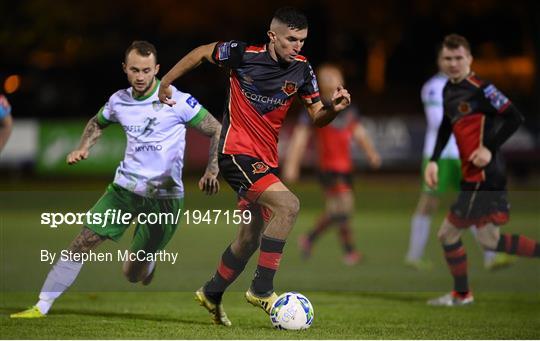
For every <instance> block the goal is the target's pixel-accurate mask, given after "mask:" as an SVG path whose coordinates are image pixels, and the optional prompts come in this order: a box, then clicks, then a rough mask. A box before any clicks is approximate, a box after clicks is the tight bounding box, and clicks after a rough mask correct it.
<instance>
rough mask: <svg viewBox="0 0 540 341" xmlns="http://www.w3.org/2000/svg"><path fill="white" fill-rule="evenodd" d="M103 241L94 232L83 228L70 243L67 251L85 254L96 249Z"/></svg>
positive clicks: (102, 238)
mask: <svg viewBox="0 0 540 341" xmlns="http://www.w3.org/2000/svg"><path fill="white" fill-rule="evenodd" d="M104 240H105V237H102V236H100V235H98V234H96V233H95V232H94V231H92V230H90V229H88V228H86V227H84V228H83V229H82V231H81V233H79V235H78V236H77V237H75V239H74V240H73V241H72V242H71V245H70V246H69V250H70V251H72V252H73V253H85V252H88V251H90V250H92V249H94V248H96V247H97V246H98V245H99V244H101V242H103V241H104Z"/></svg>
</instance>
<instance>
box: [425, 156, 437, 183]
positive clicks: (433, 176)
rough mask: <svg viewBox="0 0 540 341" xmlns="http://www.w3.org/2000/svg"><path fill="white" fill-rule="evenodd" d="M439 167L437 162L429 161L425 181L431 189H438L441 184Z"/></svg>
mask: <svg viewBox="0 0 540 341" xmlns="http://www.w3.org/2000/svg"><path fill="white" fill-rule="evenodd" d="M438 173H439V166H438V165H437V162H435V161H429V162H428V164H427V166H426V170H425V171H424V181H425V182H426V185H428V187H429V188H431V189H435V188H437V184H438V183H439V174H438Z"/></svg>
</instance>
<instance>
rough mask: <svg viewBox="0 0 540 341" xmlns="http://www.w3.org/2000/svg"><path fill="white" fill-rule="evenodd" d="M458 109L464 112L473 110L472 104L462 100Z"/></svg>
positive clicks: (467, 112)
mask: <svg viewBox="0 0 540 341" xmlns="http://www.w3.org/2000/svg"><path fill="white" fill-rule="evenodd" d="M457 109H458V111H459V112H460V113H462V114H469V113H470V112H471V111H472V108H471V105H470V104H469V103H468V102H460V103H459V104H458V108H457Z"/></svg>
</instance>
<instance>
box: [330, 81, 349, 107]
mask: <svg viewBox="0 0 540 341" xmlns="http://www.w3.org/2000/svg"><path fill="white" fill-rule="evenodd" d="M350 104H351V95H350V94H349V92H348V91H347V89H345V88H344V87H343V86H341V85H339V86H338V88H337V89H336V91H334V93H333V94H332V107H333V109H334V111H341V110H344V109H345V108H347V107H348V106H349V105H350Z"/></svg>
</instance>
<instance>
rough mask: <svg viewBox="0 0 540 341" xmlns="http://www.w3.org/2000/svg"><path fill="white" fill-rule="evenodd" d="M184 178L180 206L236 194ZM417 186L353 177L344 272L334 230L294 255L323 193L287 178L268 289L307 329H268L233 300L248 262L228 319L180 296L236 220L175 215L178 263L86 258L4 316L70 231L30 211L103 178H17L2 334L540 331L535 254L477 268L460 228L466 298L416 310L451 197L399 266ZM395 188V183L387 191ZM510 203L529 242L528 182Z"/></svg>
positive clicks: (218, 201) (6, 230)
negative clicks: (308, 323) (142, 280)
mask: <svg viewBox="0 0 540 341" xmlns="http://www.w3.org/2000/svg"><path fill="white" fill-rule="evenodd" d="M375 180H376V179H375ZM186 182H187V183H188V189H187V192H188V195H187V197H186V208H187V209H201V210H205V209H207V208H208V209H229V210H231V209H234V208H235V207H234V205H233V201H234V195H233V194H232V193H231V192H230V191H229V190H228V188H225V187H226V186H225V184H223V185H224V186H223V187H224V191H223V193H221V194H220V195H219V196H218V197H215V198H208V197H205V196H203V195H200V194H198V192H196V190H195V188H194V186H193V185H192V183H194V181H193V180H191V181H190V180H188V181H186ZM416 185H417V183H416V182H415V180H414V179H398V180H397V181H396V182H391V181H390V182H388V181H387V180H385V181H384V183H383V181H373V180H372V179H369V180H367V179H365V178H364V179H362V180H361V181H360V182H359V183H357V184H356V189H357V202H356V207H357V210H356V215H355V224H354V226H355V238H356V240H357V241H358V246H359V248H360V249H361V250H362V251H363V252H364V253H365V254H366V257H365V260H364V262H363V263H362V264H360V265H358V266H356V267H348V266H346V265H344V264H342V262H341V256H342V254H341V250H340V249H339V247H338V243H337V241H336V233H335V231H329V233H328V235H326V236H324V237H323V238H322V239H321V240H320V243H317V244H316V247H315V249H314V255H313V257H312V258H311V259H310V260H309V261H307V262H304V261H302V260H301V259H300V256H299V253H298V250H297V248H296V238H297V236H298V235H299V234H300V233H302V232H304V231H306V230H307V229H309V228H310V227H311V226H312V224H313V222H314V221H315V219H316V217H317V215H318V214H319V212H320V207H322V198H321V196H320V191H319V188H318V186H317V185H316V183H315V182H313V181H306V182H304V183H302V184H299V185H298V186H295V187H294V191H295V193H297V194H298V195H299V197H300V199H301V202H302V209H301V214H300V216H299V218H298V221H297V224H296V226H295V229H294V231H293V233H292V235H291V237H290V239H289V242H288V243H287V245H286V249H285V255H284V258H283V261H282V265H281V268H280V271H279V272H278V275H277V277H276V289H277V290H278V291H279V292H282V291H300V292H302V293H303V294H305V295H307V296H308V298H309V299H310V300H311V301H312V303H313V305H314V308H315V320H314V324H313V326H312V328H310V329H309V330H307V331H303V332H283V331H278V330H274V329H273V328H272V327H271V323H270V321H269V319H268V317H267V316H266V315H264V314H263V313H262V311H259V310H257V309H255V308H254V307H252V306H251V305H248V304H247V303H246V302H245V301H244V299H243V297H242V291H243V290H245V289H246V288H247V287H248V285H249V282H250V280H251V277H252V274H253V270H254V268H255V266H256V257H254V258H253V259H252V260H251V262H250V263H249V265H248V267H247V269H246V271H245V272H244V273H243V274H242V275H241V276H240V278H239V279H238V281H237V282H236V283H235V284H233V286H232V287H231V292H229V293H227V294H226V295H225V299H224V304H225V307H226V309H227V312H228V314H229V317H230V318H231V320H232V321H233V327H232V328H230V329H227V328H223V327H216V326H213V325H211V324H210V319H209V316H208V314H207V313H206V311H205V310H204V309H202V308H201V307H199V306H198V305H197V304H196V303H195V301H194V300H193V293H192V292H193V291H194V290H196V289H197V288H198V287H199V286H200V285H201V284H202V283H204V281H205V280H207V279H208V278H209V277H210V276H211V274H212V273H213V272H214V270H215V266H216V265H217V262H218V261H219V256H220V255H221V253H222V252H223V250H224V249H225V247H226V246H227V243H228V242H230V240H232V238H233V237H234V235H235V233H236V227H235V226H232V225H230V226H226V225H225V224H218V225H207V224H201V225H194V224H191V225H186V224H182V225H181V227H180V229H179V230H178V232H177V234H176V235H175V237H174V238H173V240H172V241H171V243H170V244H169V245H168V247H167V250H168V251H171V252H176V251H178V252H179V261H178V262H177V263H176V264H175V265H171V264H168V263H160V264H158V268H157V272H156V276H155V279H154V282H153V283H152V284H151V285H150V286H149V287H144V288H143V287H141V286H140V285H132V284H130V283H128V282H127V281H126V280H125V279H124V278H123V277H122V274H121V271H120V269H121V264H120V263H118V262H116V261H114V262H107V263H87V264H85V266H84V267H83V270H82V271H81V274H80V275H79V278H78V279H77V281H76V282H75V284H74V285H73V287H72V288H71V289H70V291H69V292H67V293H66V294H65V295H64V296H62V297H61V298H60V299H58V300H57V302H56V304H55V305H54V306H53V309H52V310H51V313H50V315H49V316H48V317H47V318H45V319H43V320H11V319H9V313H12V312H15V311H18V310H21V309H23V308H25V307H27V306H30V305H32V304H34V303H35V301H36V298H37V294H38V292H39V289H40V287H41V285H42V283H43V281H44V279H45V276H46V274H47V272H48V270H49V269H50V265H49V264H46V263H41V262H39V250H40V249H49V250H51V251H59V250H60V249H62V248H64V247H67V245H68V244H69V242H70V241H71V239H73V237H74V236H75V235H76V234H77V233H78V230H79V229H78V227H73V226H61V227H59V228H57V229H50V228H48V227H45V226H42V225H39V222H40V219H39V216H40V214H41V213H42V212H54V211H64V212H67V211H74V212H85V211H86V210H87V209H88V208H89V207H90V206H91V205H93V203H94V202H95V201H96V200H97V198H98V197H99V196H100V195H101V190H102V189H104V188H105V184H104V183H95V184H86V185H84V186H87V189H88V188H92V189H94V190H95V189H96V188H98V189H99V191H98V192H96V191H86V190H85V189H84V188H82V187H81V186H79V185H73V186H71V185H69V184H67V183H65V182H61V181H58V182H47V183H44V184H27V185H26V186H27V188H26V189H33V190H34V191H33V192H31V193H30V192H28V191H24V188H21V186H19V185H16V186H11V187H10V188H4V189H7V190H9V191H3V192H2V193H1V194H0V196H1V198H0V201H1V202H2V206H3V208H1V209H0V211H1V212H0V227H1V234H0V238H1V255H2V257H1V260H0V264H1V266H2V268H1V273H0V275H1V276H0V278H1V280H0V283H1V289H2V291H1V300H0V338H3V339H12V338H29V339H33V338H40V339H43V338H70V339H71V338H73V339H79V338H86V339H102V338H107V339H110V338H112V339H114V338H147V339H148V338H149V339H168V338H180V339H185V338H187V339H189V338H197V339H207V338H229V339H259V338H266V339H276V338H279V339H283V338H285V339H295V338H302V339H304V338H310V339H313V338H314V339H318V338H332V339H347V338H349V339H359V338H360V339H361V338H370V339H377V338H384V339H395V338H411V339H416V338H423V339H424V338H427V339H453V338H457V339H462V338H464V339H501V338H502V339H538V338H540V293H539V288H540V262H538V260H528V259H520V260H518V262H517V263H516V264H515V265H514V266H513V267H511V268H508V269H505V270H501V271H498V272H488V271H486V270H484V269H483V267H482V256H481V253H480V251H479V249H478V247H477V246H476V245H475V243H474V241H473V240H472V238H471V236H470V234H469V233H466V234H465V235H464V241H465V245H466V247H467V251H468V256H469V268H470V281H471V284H472V287H473V289H474V290H475V298H476V303H475V304H474V305H473V306H470V307H462V308H435V307H428V306H426V304H425V301H426V300H427V299H428V298H432V297H434V296H436V295H439V294H442V293H444V292H446V291H448V290H449V289H450V288H451V278H450V275H449V274H448V271H447V268H446V265H445V263H444V260H443V258H442V251H441V250H440V246H439V245H438V243H437V242H436V240H435V233H434V232H435V230H436V226H437V225H438V224H439V223H440V221H441V219H442V217H443V215H444V213H445V211H446V207H447V204H448V202H449V201H451V200H452V198H449V199H447V200H445V203H443V204H442V208H441V210H439V211H440V212H439V214H438V215H437V217H436V218H435V219H434V227H433V233H432V236H431V238H430V241H429V244H428V248H427V250H426V253H427V255H428V256H429V258H431V259H432V260H433V262H434V269H433V270H431V271H429V272H416V271H414V270H411V269H409V268H406V267H404V266H403V265H402V260H403V257H404V254H405V251H406V248H407V243H408V233H409V221H410V215H411V213H412V211H413V210H414V205H415V203H416V199H417V196H418V193H417V191H416V190H417V188H418V187H417V186H416ZM74 188H75V189H77V190H74ZM395 188H399V191H398V192H397V193H396V191H395ZM48 189H54V190H55V191H54V192H50V191H47V190H48ZM59 189H60V191H59ZM68 189H69V190H68ZM16 190H17V191H16ZM510 201H511V203H512V220H511V222H510V224H509V225H508V227H505V228H504V230H503V231H507V232H511V233H523V234H526V235H528V236H530V237H533V238H536V239H540V219H539V215H538V212H540V203H539V202H538V191H519V192H511V193H510ZM131 233H132V230H129V231H128V232H126V234H125V235H124V238H123V240H122V241H121V242H120V243H118V244H116V243H113V242H106V243H105V244H103V246H102V247H100V249H99V250H100V251H111V252H115V251H116V250H117V249H118V248H121V249H125V248H127V247H128V245H129V242H130V239H131Z"/></svg>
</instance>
